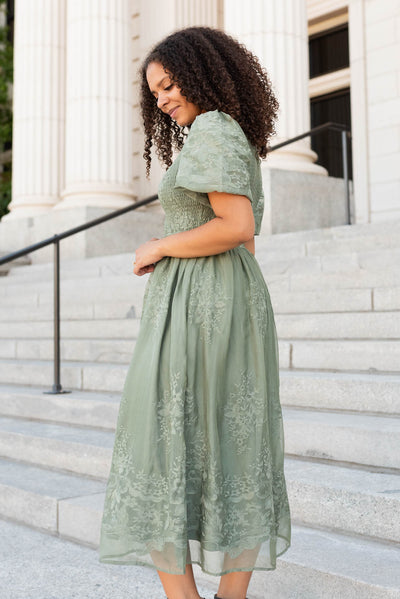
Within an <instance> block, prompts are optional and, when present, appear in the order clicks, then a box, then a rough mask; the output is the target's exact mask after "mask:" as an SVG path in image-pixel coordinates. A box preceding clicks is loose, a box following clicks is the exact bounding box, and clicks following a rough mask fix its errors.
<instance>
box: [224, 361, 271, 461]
mask: <svg viewBox="0 0 400 599" xmlns="http://www.w3.org/2000/svg"><path fill="white" fill-rule="evenodd" d="M263 412H265V408H264V399H263V398H262V397H261V396H260V394H259V392H258V390H257V388H256V386H255V384H254V376H253V373H251V372H242V373H241V375H240V380H239V382H238V383H236V384H235V390H234V391H233V392H231V393H230V395H229V401H228V402H227V406H226V408H225V414H224V416H225V420H226V422H227V426H228V431H229V433H230V442H231V443H234V444H235V445H236V449H237V452H238V453H239V454H242V453H244V452H245V451H246V449H247V442H248V440H249V438H250V436H251V435H255V434H257V433H258V430H259V429H260V428H261V427H262V426H263Z"/></svg>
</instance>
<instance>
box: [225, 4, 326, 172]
mask: <svg viewBox="0 0 400 599" xmlns="http://www.w3.org/2000/svg"><path fill="white" fill-rule="evenodd" d="M250 6H251V10H250V9H249V5H246V4H245V3H244V2H242V1H241V0H225V4H224V23H225V30H226V32H227V33H230V34H231V35H233V36H235V37H236V38H237V39H239V41H241V42H243V43H244V44H246V46H247V47H248V48H249V49H250V50H252V52H254V53H255V54H256V55H257V56H258V58H259V59H260V62H261V64H262V65H263V67H265V68H266V69H267V71H268V73H269V75H270V78H271V81H272V84H273V88H274V90H275V93H276V95H277V98H278V101H279V104H280V110H279V119H278V123H277V127H276V129H277V135H276V137H274V139H273V140H271V145H274V144H275V143H280V142H282V141H284V140H286V139H289V138H291V137H295V136H296V135H300V134H301V133H304V132H305V131H308V130H309V129H310V100H309V94H308V80H309V75H308V73H309V66H308V33H307V10H306V0H268V1H265V0H252V2H251V5H250ZM316 159H317V155H316V153H315V152H313V151H312V150H311V149H310V138H306V139H304V140H301V141H298V142H295V143H294V144H291V145H289V146H286V147H284V148H282V149H281V150H277V151H275V152H273V153H271V154H270V155H269V157H268V161H267V163H266V165H267V166H269V167H272V168H283V169H290V170H297V171H303V172H310V173H317V174H326V170H325V169H324V168H322V167H320V166H318V165H316V164H314V162H315V160H316Z"/></svg>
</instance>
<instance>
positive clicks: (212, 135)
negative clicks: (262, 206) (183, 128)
mask: <svg viewBox="0 0 400 599" xmlns="http://www.w3.org/2000/svg"><path fill="white" fill-rule="evenodd" d="M251 152H252V150H251V146H250V144H249V142H248V140H247V138H246V136H245V134H244V132H243V130H242V128H241V127H240V125H239V124H238V123H237V122H236V121H235V120H234V119H233V118H232V117H231V116H230V115H228V114H225V113H224V112H220V111H218V110H214V111H210V112H205V113H202V114H200V115H198V116H197V117H196V119H195V120H194V122H193V124H192V126H191V129H190V133H189V135H188V137H187V140H186V142H185V144H184V146H183V148H182V150H181V152H180V160H179V167H178V171H177V174H176V180H175V187H176V188H184V189H188V190H191V191H195V192H201V193H208V192H211V191H222V192H226V193H232V194H237V195H244V196H247V197H248V198H249V200H250V201H251V202H252V203H253V201H254V199H255V198H253V191H252V188H251V181H250V172H251V169H250V164H251V160H252V155H251Z"/></svg>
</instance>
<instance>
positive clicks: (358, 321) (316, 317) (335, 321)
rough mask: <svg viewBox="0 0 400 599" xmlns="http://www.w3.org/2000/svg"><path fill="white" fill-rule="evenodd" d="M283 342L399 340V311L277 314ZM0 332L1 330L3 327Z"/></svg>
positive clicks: (279, 331) (277, 322) (279, 333)
mask: <svg viewBox="0 0 400 599" xmlns="http://www.w3.org/2000/svg"><path fill="white" fill-rule="evenodd" d="M275 322H276V327H277V332H278V337H279V338H280V339H334V340H337V339H368V340H372V339H374V340H375V339H400V310H399V311H397V312H352V313H327V314H302V315H301V318H299V315H298V314H277V315H276V318H275ZM0 331H1V328H0Z"/></svg>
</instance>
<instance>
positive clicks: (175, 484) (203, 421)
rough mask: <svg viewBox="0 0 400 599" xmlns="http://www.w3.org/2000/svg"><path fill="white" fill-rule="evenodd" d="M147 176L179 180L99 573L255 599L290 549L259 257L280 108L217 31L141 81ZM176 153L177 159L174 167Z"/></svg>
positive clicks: (151, 252)
mask: <svg viewBox="0 0 400 599" xmlns="http://www.w3.org/2000/svg"><path fill="white" fill-rule="evenodd" d="M141 76H142V87H141V110H142V116H143V123H144V130H145V152H144V157H145V159H146V161H147V176H148V175H149V172H150V166H151V147H152V145H153V142H154V144H155V148H156V153H157V156H158V157H159V158H160V159H161V161H162V162H163V163H164V164H165V165H166V166H167V167H168V170H167V172H166V174H165V175H164V177H163V179H162V181H161V184H160V187H159V198H160V202H161V204H162V206H163V208H164V210H165V225H164V236H163V237H162V238H161V239H156V238H153V239H151V240H150V241H148V242H146V243H144V244H143V245H141V246H140V247H139V248H137V250H136V261H135V263H134V273H135V274H137V275H139V276H141V275H143V274H145V273H148V272H151V273H152V274H151V276H150V278H149V281H148V284H147V287H146V292H145V297H144V305H143V311H142V318H141V327H140V332H139V336H138V339H137V342H136V346H135V350H134V354H133V357H132V361H131V364H130V367H129V371H128V375H127V378H126V382H125V385H124V390H123V393H122V398H121V405H120V411H119V415H118V423H117V429H116V436H115V445H114V451H113V458H112V465H111V471H110V477H109V480H108V484H107V492H106V498H105V504H104V514H103V521H102V530H101V541H100V561H102V562H105V563H113V564H140V565H147V566H151V567H153V568H156V569H157V571H158V574H159V576H160V579H161V582H162V584H163V587H164V590H165V593H166V595H167V597H168V598H169V599H199V597H200V596H199V593H198V591H197V588H196V584H195V581H194V578H193V571H192V564H193V563H197V564H199V565H200V566H201V568H202V569H203V571H204V572H208V573H210V574H213V575H216V576H221V580H220V584H219V589H218V593H217V595H215V598H217V599H219V598H221V599H245V596H246V592H247V588H248V584H249V581H250V577H251V574H252V571H253V570H271V569H274V568H275V567H276V557H277V556H278V555H281V554H282V553H283V552H285V551H286V550H287V549H288V547H289V545H290V531H291V529H290V513H289V505H288V500H287V493H286V485H285V478H284V471H283V451H284V437H283V426H282V415H281V406H280V401H279V374H278V350H277V339H276V332H275V324H274V317H273V312H272V307H271V302H270V298H269V294H268V291H267V287H266V284H265V281H264V279H263V276H262V273H261V271H260V268H259V266H258V263H257V261H256V259H255V257H254V235H257V234H259V232H260V226H261V219H262V214H263V191H262V181H261V169H260V158H261V157H265V156H266V153H267V142H268V138H269V137H270V135H271V134H272V133H273V132H274V120H275V118H276V113H277V101H276V99H275V97H274V95H273V92H272V90H271V86H270V83H269V80H268V76H267V74H266V72H265V71H264V70H263V69H262V68H261V66H260V64H259V62H258V60H257V58H256V57H255V56H254V55H253V54H252V53H251V52H249V51H248V50H247V49H246V48H245V47H244V46H242V45H240V44H239V43H238V42H237V41H236V40H234V39H233V38H231V37H230V36H228V35H226V34H225V33H223V32H222V31H219V30H217V29H211V28H207V27H191V28H187V29H183V30H181V31H178V32H175V33H173V34H171V35H170V36H168V37H167V38H166V39H164V40H163V41H161V42H160V43H159V44H158V45H157V46H156V47H155V48H154V49H153V50H152V51H151V52H150V54H149V55H148V56H147V58H146V60H145V61H144V64H143V66H142V69H141ZM173 148H175V149H177V150H181V151H180V152H179V154H178V156H177V158H176V159H175V160H174V161H172V150H173Z"/></svg>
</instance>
